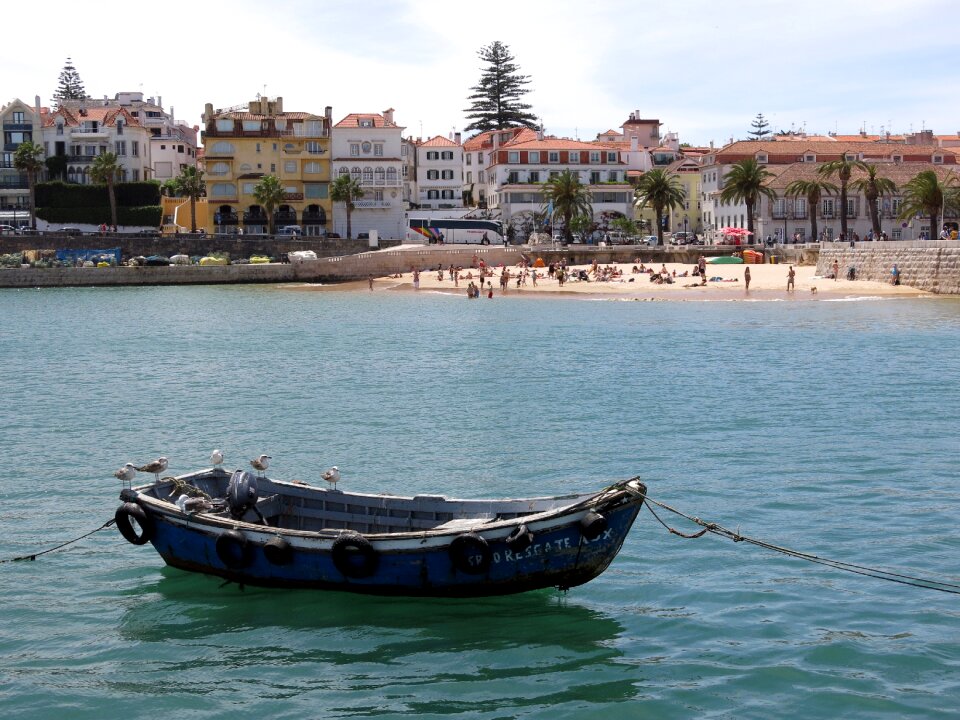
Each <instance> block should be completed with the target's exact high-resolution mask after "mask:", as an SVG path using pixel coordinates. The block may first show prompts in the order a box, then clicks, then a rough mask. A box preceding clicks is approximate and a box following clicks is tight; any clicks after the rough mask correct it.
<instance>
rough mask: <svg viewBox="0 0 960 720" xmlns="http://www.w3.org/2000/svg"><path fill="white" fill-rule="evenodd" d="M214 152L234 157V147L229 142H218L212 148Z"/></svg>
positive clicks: (162, 147) (161, 147)
mask: <svg viewBox="0 0 960 720" xmlns="http://www.w3.org/2000/svg"><path fill="white" fill-rule="evenodd" d="M160 149H161V150H163V149H164V146H163V145H161V146H160ZM210 149H211V150H212V151H213V152H215V153H216V154H218V155H232V154H233V145H231V144H230V143H228V142H218V143H214V144H213V147H212V148H210Z"/></svg>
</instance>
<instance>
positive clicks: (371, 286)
mask: <svg viewBox="0 0 960 720" xmlns="http://www.w3.org/2000/svg"><path fill="white" fill-rule="evenodd" d="M367 284H368V285H369V286H370V289H371V290H373V275H367Z"/></svg>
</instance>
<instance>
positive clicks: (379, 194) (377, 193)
mask: <svg viewBox="0 0 960 720" xmlns="http://www.w3.org/2000/svg"><path fill="white" fill-rule="evenodd" d="M373 199H374V200H376V201H377V202H383V190H374V191H373Z"/></svg>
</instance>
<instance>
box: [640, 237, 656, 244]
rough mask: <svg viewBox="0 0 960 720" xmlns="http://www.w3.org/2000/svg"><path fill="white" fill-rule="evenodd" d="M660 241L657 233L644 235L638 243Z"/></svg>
mask: <svg viewBox="0 0 960 720" xmlns="http://www.w3.org/2000/svg"><path fill="white" fill-rule="evenodd" d="M658 242H659V240H658V239H657V236H656V235H644V236H643V237H642V238H640V239H639V240H638V241H637V245H656V244H657V243H658Z"/></svg>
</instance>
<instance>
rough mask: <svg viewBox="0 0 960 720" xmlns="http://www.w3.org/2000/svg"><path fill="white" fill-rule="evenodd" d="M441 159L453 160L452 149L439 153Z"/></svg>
mask: <svg viewBox="0 0 960 720" xmlns="http://www.w3.org/2000/svg"><path fill="white" fill-rule="evenodd" d="M440 159H441V160H453V150H444V151H443V152H442V153H440Z"/></svg>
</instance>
